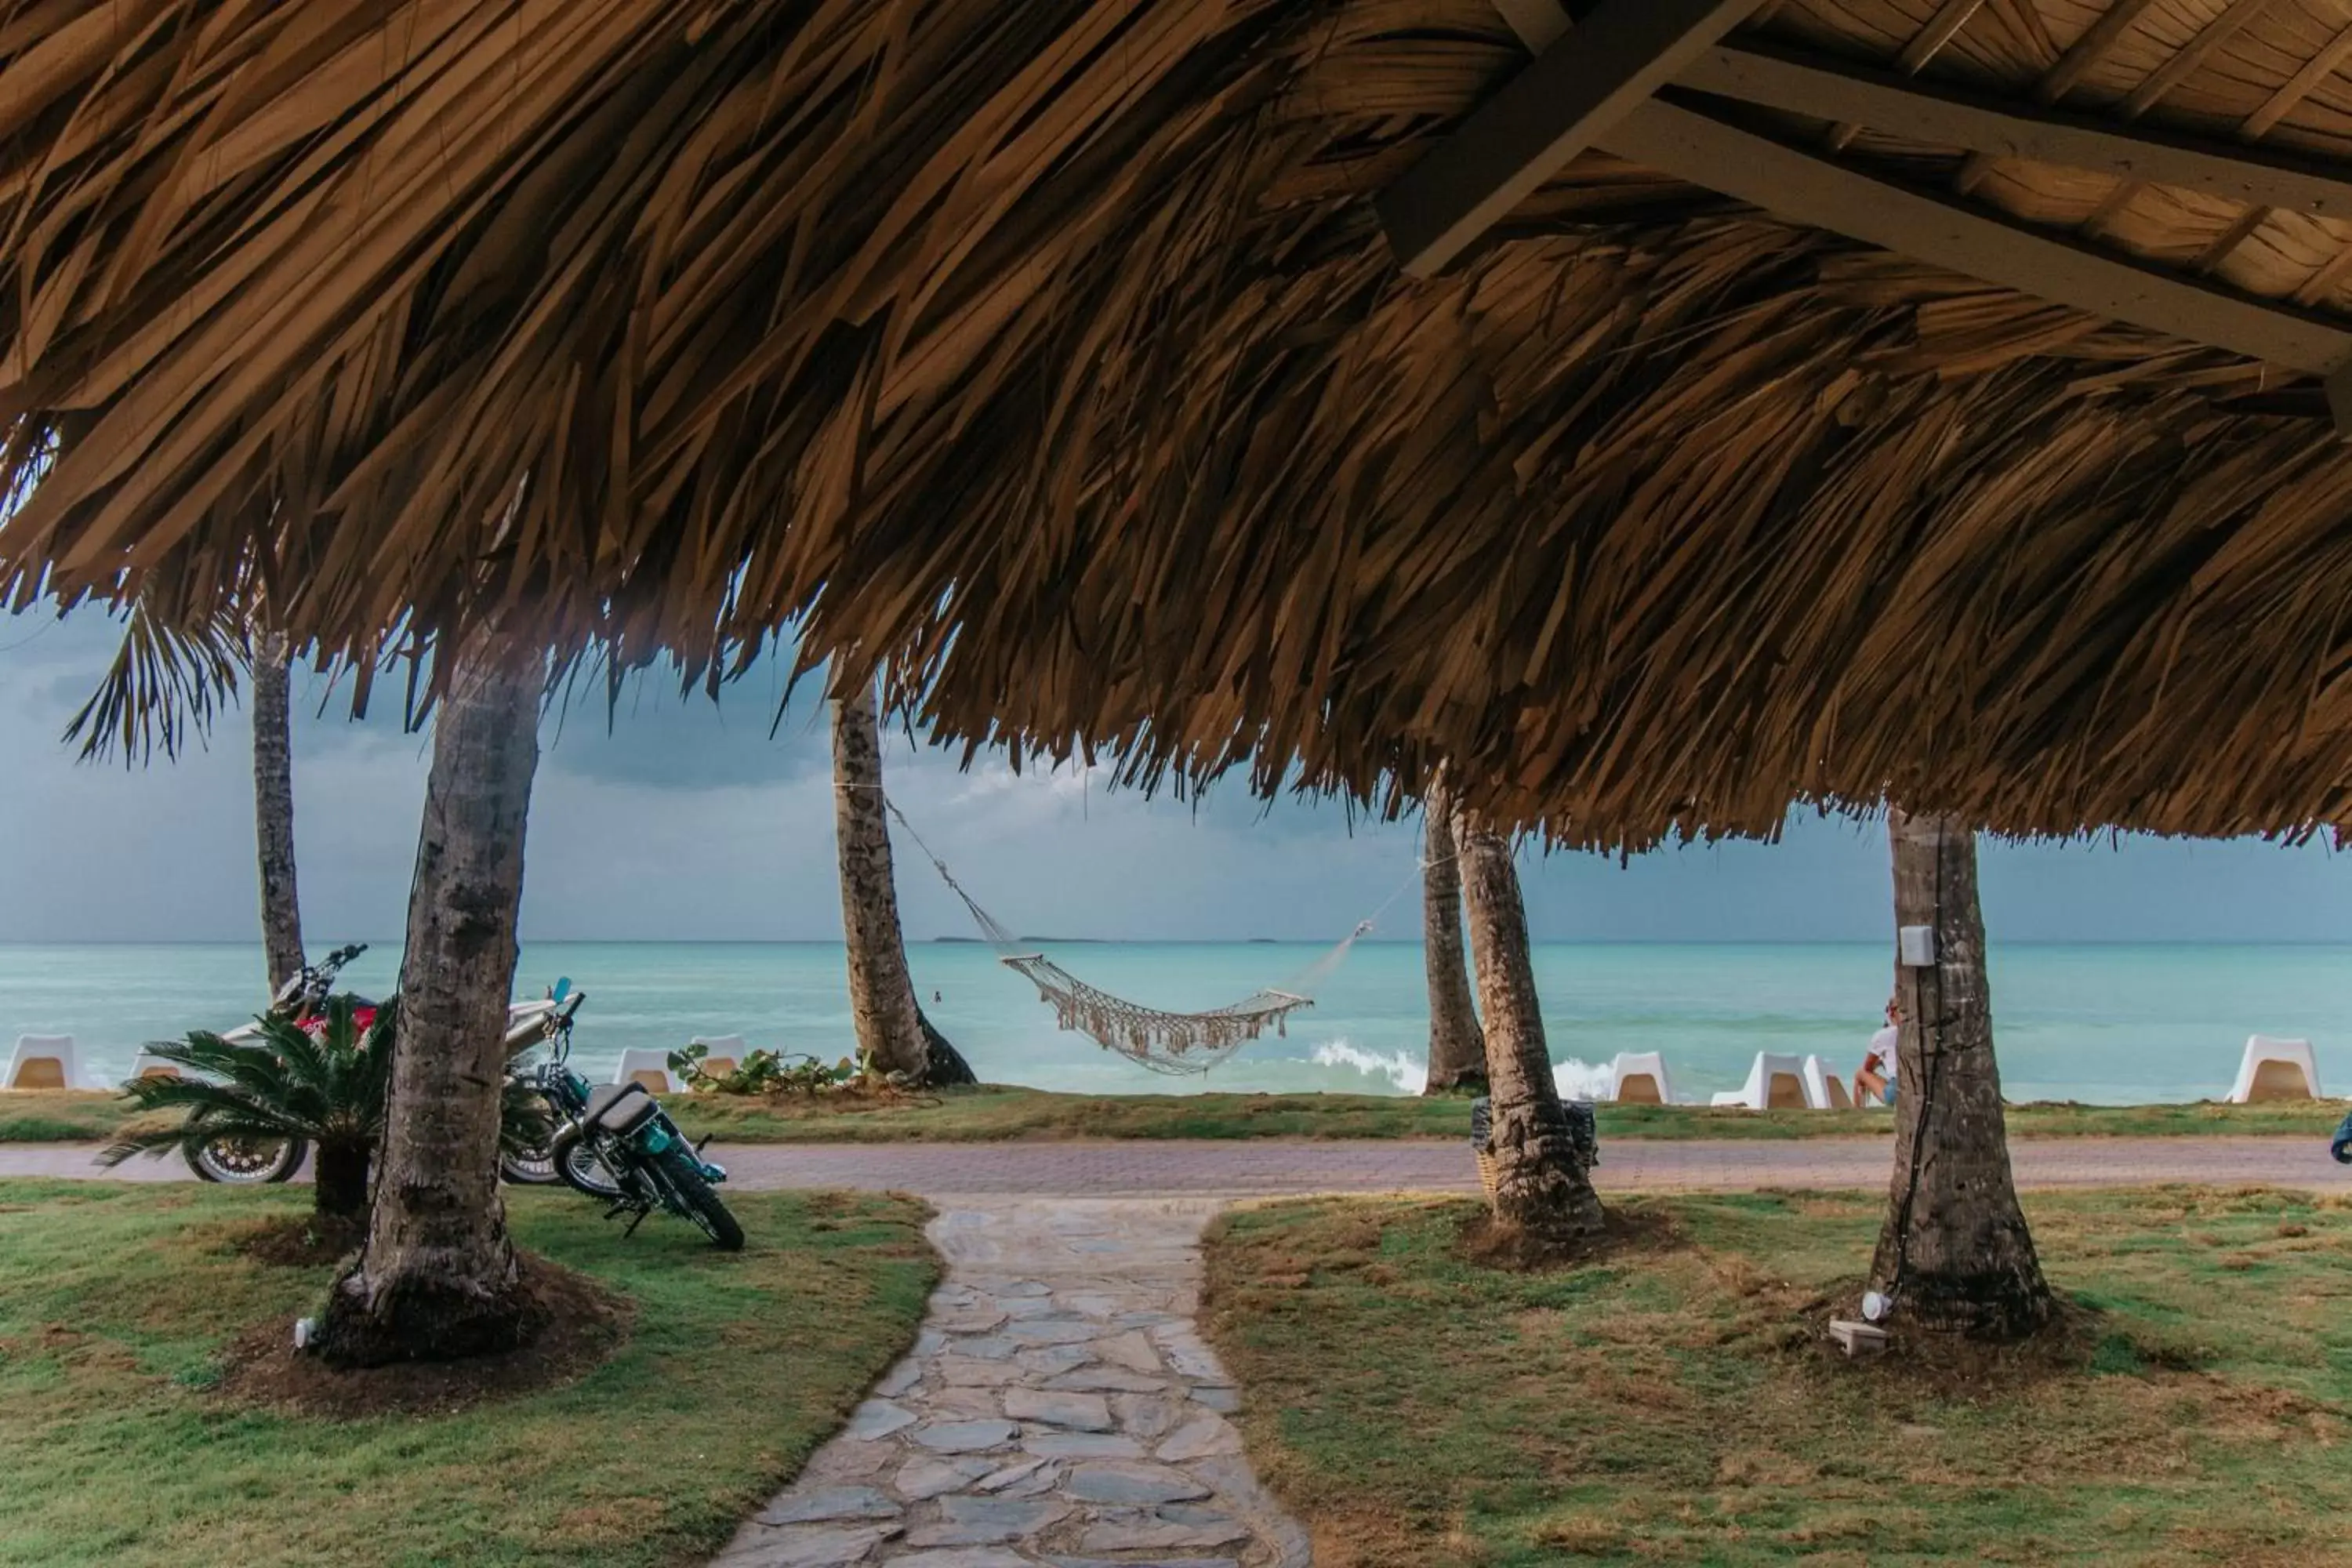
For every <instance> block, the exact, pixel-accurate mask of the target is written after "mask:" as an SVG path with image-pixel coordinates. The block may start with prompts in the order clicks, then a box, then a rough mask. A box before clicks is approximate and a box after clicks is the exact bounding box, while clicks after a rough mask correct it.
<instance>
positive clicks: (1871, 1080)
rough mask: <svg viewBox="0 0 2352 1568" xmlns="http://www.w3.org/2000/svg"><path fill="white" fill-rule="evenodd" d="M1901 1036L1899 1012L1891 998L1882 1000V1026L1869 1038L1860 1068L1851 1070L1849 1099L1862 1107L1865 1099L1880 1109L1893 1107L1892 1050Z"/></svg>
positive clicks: (1900, 1016) (1900, 1012) (1893, 1067)
mask: <svg viewBox="0 0 2352 1568" xmlns="http://www.w3.org/2000/svg"><path fill="white" fill-rule="evenodd" d="M1902 1036H1903V1009H1902V1008H1901V1007H1900V1006H1899V1005H1896V1003H1895V998H1893V997H1892V996H1890V997H1888V998H1887V999H1886V1026H1885V1028H1883V1029H1881V1030H1879V1031H1878V1033H1876V1034H1874V1035H1873V1036H1871V1037H1870V1049H1869V1050H1868V1051H1867V1052H1866V1053H1864V1056H1863V1058H1862V1065H1861V1066H1860V1067H1858V1068H1854V1069H1853V1098H1854V1102H1855V1103H1856V1104H1862V1103H1864V1099H1863V1097H1864V1096H1865V1095H1868V1096H1871V1097H1873V1098H1874V1099H1876V1100H1878V1101H1879V1103H1881V1104H1882V1105H1893V1104H1894V1103H1895V1042H1896V1041H1897V1040H1899V1039H1901V1038H1902Z"/></svg>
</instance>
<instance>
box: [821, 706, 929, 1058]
mask: <svg viewBox="0 0 2352 1568" xmlns="http://www.w3.org/2000/svg"><path fill="white" fill-rule="evenodd" d="M833 823H834V832H835V837H836V838H837V839H838V840H839V844H840V852H841V935H842V940H843V942H845V944H846V945H847V948H848V952H849V1012H850V1017H851V1020H852V1021H853V1023H855V1025H856V1029H857V1048H858V1049H859V1050H860V1051H862V1052H864V1053H865V1054H866V1056H867V1057H869V1058H871V1059H872V1060H873V1061H874V1063H875V1064H876V1065H877V1067H879V1068H882V1069H883V1070H884V1071H886V1072H898V1073H904V1074H906V1075H907V1077H908V1079H912V1080H913V1081H914V1082H916V1083H928V1082H929V1081H930V1067H931V1062H930V1049H929V1044H928V1043H927V1042H926V1041H925V1039H924V1038H923V1025H922V1019H921V1016H920V1015H919V1010H918V1009H917V1007H916V1005H915V983H914V980H913V979H912V977H910V976H909V975H908V973H907V943H906V939H905V937H904V936H903V935H902V934H901V932H900V931H899V929H898V885H897V883H896V882H895V880H894V879H893V876H892V871H891V866H890V823H889V818H888V816H887V811H886V808H885V807H884V805H883V799H882V738H881V735H880V733H879V732H878V731H877V726H876V722H875V716H874V691H873V689H872V688H871V687H860V688H858V689H855V690H849V691H844V692H841V693H838V694H837V700H836V702H835V710H834V717H833Z"/></svg>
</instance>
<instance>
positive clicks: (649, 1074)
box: [613, 1050, 677, 1094]
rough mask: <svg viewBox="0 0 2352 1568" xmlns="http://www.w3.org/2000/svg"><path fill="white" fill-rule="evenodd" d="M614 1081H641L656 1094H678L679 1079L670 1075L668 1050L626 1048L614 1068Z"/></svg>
mask: <svg viewBox="0 0 2352 1568" xmlns="http://www.w3.org/2000/svg"><path fill="white" fill-rule="evenodd" d="M613 1081H614V1083H641V1084H643V1085H645V1086H646V1089H649V1090H651V1091H652V1092H653V1093H655V1094H676V1093H677V1079H674V1078H672V1077H670V1075H669V1053H668V1052H667V1051H652V1050H626V1051H623V1052H622V1053H621V1065H620V1066H619V1067H617V1068H614V1069H613Z"/></svg>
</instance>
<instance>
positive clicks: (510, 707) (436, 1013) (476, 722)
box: [318, 638, 546, 1366]
mask: <svg viewBox="0 0 2352 1568" xmlns="http://www.w3.org/2000/svg"><path fill="white" fill-rule="evenodd" d="M545 686H546V676H545V668H544V660H543V659H542V658H539V657H538V656H536V655H532V654H527V653H525V652H524V651H522V650H521V649H520V648H519V647H512V646H509V645H505V644H502V643H499V642H495V641H492V640H489V639H487V638H484V639H478V640H477V641H476V642H475V643H473V644H471V645H469V646H468V647H467V648H466V649H465V650H464V651H463V652H462V653H461V654H459V655H458V656H457V667H456V668H454V669H453V670H452V672H451V674H450V676H449V679H448V685H447V688H446V694H445V695H444V696H443V697H442V699H441V701H440V711H439V714H438V717H437V719H436V723H435V729H434V736H433V770H432V774H431V777H430V780H429V782H428V783H427V784H426V786H425V822H424V827H423V830H422V832H421V833H420V834H419V835H418V839H417V846H416V876H415V883H414V884H413V887H412V889H411V892H410V895H409V906H408V941H407V950H406V952H405V953H404V956H403V958H402V961H401V981H400V1000H401V1015H402V1025H401V1035H400V1042H399V1048H398V1049H397V1050H396V1051H394V1054H393V1063H392V1092H391V1098H390V1102H389V1104H388V1106H387V1108H386V1112H385V1117H384V1137H383V1157H382V1169H381V1173H380V1176H379V1179H378V1181H377V1183H376V1188H375V1202H374V1204H373V1207H372V1208H371V1210H370V1212H369V1216H368V1234H367V1241H366V1244H365V1246H364V1247H363V1249H362V1252H361V1254H360V1257H359V1259H358V1261H357V1262H356V1263H355V1264H354V1265H353V1266H352V1268H351V1269H350V1271H349V1272H347V1273H346V1274H345V1275H344V1276H343V1277H342V1278H341V1279H340V1280H338V1281H337V1282H336V1284H335V1288H334V1289H333V1291H332V1292H331V1295H330V1297H329V1300H328V1305H327V1310H326V1314H325V1317H324V1319H323V1321H322V1322H321V1324H320V1336H319V1340H318V1345H319V1348H320V1352H322V1353H323V1354H324V1355H325V1356H326V1357H327V1358H328V1359H329V1360H330V1361H331V1362H334V1363H338V1364H341V1365H346V1366H350V1365H362V1366H372V1365H377V1364H381V1363H386V1362H393V1361H452V1360H457V1359H458V1358H460V1357H464V1356H468V1355H477V1354H483V1353H488V1352H496V1351H502V1350H509V1349H512V1348H514V1347H515V1346H517V1345H519V1344H520V1343H522V1342H524V1341H525V1340H526V1339H528V1337H529V1336H530V1332H531V1331H532V1329H533V1327H534V1324H533V1321H532V1318H531V1315H530V1312H529V1310H527V1304H526V1301H525V1300H524V1294H523V1290H522V1289H521V1278H520V1268H519V1265H518V1263H517V1260H516V1257H515V1250H514V1246H513V1244H512V1242H510V1241H509V1239H508V1237H507V1226H506V1207H505V1205H503V1204H502V1203H501V1202H500V1201H499V1166H498V1152H499V1101H500V1085H501V1084H502V1082H503V1080H504V1076H505V1066H506V1062H505V1035H506V1028H505V1017H506V1005H507V997H508V994H509V991H510V989H511V987H512V985H513V984H514V971H515V957H516V942H515V926H516V921H517V917H518V915H519V913H520V909H521V904H522V860H523V837H524V830H525V827H526V826H527V824H528V820H529V817H530V787H531V778H532V775H533V773H535V772H536V771H537V768H538V765H539V700H540V698H541V694H542V693H543V691H544V690H545Z"/></svg>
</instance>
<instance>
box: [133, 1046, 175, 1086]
mask: <svg viewBox="0 0 2352 1568" xmlns="http://www.w3.org/2000/svg"><path fill="white" fill-rule="evenodd" d="M187 1076H188V1069H187V1068H184V1067H182V1066H181V1065H180V1064H179V1063H177V1062H167V1061H165V1060H164V1059H163V1058H162V1057H159V1056H157V1055H156V1054H155V1053H154V1052H152V1051H141V1052H140V1053H139V1054H138V1055H137V1056H136V1057H133V1058H131V1082H133V1083H136V1082H138V1081H139V1080H140V1079H147V1078H185V1077H187Z"/></svg>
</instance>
